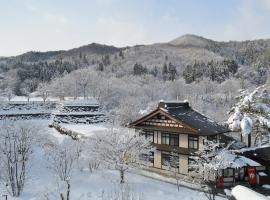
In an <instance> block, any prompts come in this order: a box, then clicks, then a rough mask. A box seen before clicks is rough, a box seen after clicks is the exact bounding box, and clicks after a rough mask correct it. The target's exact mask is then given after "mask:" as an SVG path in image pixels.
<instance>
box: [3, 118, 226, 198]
mask: <svg viewBox="0 0 270 200" xmlns="http://www.w3.org/2000/svg"><path fill="white" fill-rule="evenodd" d="M31 123H33V124H38V127H39V129H40V130H42V131H41V132H42V134H43V136H48V137H49V136H50V137H53V138H54V139H55V140H56V141H58V142H62V140H63V139H64V138H67V137H68V136H64V135H61V134H59V133H58V132H57V131H56V130H55V129H53V128H49V127H48V123H49V121H48V120H32V121H31ZM68 126H69V125H68ZM67 128H71V129H74V130H76V131H86V133H87V134H91V133H93V131H94V132H95V131H102V130H105V129H106V128H105V127H102V126H97V125H93V126H92V128H91V127H90V126H89V125H87V127H83V126H73V127H67ZM95 133H96V132H95ZM32 163H33V164H32V167H31V172H30V180H29V181H28V182H27V184H26V186H25V189H24V192H23V194H22V195H21V197H19V198H11V197H9V198H8V199H10V200H15V199H16V200H42V199H45V195H46V194H49V195H50V197H53V198H50V199H52V200H54V199H59V194H58V193H57V191H58V188H59V187H58V186H59V185H58V184H57V183H56V179H55V177H54V175H53V173H52V172H51V171H50V169H49V168H48V167H47V166H48V164H47V160H46V159H45V158H44V151H43V149H42V148H41V147H35V149H34V158H33V162H32ZM125 178H126V181H127V184H128V185H129V187H130V188H131V189H130V190H131V191H132V193H133V194H134V196H136V197H140V199H144V200H152V199H153V200H165V199H166V200H177V199H181V200H195V199H201V200H204V199H207V198H206V197H205V196H204V194H203V193H202V192H200V191H197V190H192V189H189V188H185V187H181V188H180V191H179V192H178V191H177V187H176V185H174V184H171V183H167V182H163V181H160V180H156V179H153V178H150V177H146V176H142V175H139V174H137V173H136V174H135V173H131V172H130V173H127V175H126V177H125ZM118 183H119V174H118V172H116V171H110V170H106V169H99V170H97V171H94V172H93V173H90V172H89V171H88V170H85V169H84V170H82V169H80V168H77V169H76V170H75V171H74V172H73V176H72V181H71V199H74V200H79V199H80V200H88V199H91V200H103V199H109V198H108V196H110V194H112V193H114V191H115V188H117V187H119V184H118ZM0 193H1V195H2V194H4V193H5V192H4V188H3V187H2V188H1V189H0ZM218 199H223V198H221V197H219V198H218Z"/></svg>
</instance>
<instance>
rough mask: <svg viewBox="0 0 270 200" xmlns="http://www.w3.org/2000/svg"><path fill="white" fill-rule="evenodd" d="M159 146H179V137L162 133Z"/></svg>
mask: <svg viewBox="0 0 270 200" xmlns="http://www.w3.org/2000/svg"><path fill="white" fill-rule="evenodd" d="M161 144H167V145H171V146H179V135H178V134H170V133H162V134H161Z"/></svg>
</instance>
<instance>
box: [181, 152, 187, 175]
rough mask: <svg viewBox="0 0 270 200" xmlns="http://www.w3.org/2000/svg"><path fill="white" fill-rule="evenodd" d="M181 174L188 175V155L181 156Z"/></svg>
mask: <svg viewBox="0 0 270 200" xmlns="http://www.w3.org/2000/svg"><path fill="white" fill-rule="evenodd" d="M179 173H180V174H188V156H187V155H182V154H180V155H179Z"/></svg>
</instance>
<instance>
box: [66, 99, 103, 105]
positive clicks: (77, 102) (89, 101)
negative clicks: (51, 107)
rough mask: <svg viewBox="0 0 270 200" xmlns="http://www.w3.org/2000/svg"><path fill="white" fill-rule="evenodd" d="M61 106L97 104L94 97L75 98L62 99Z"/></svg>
mask: <svg viewBox="0 0 270 200" xmlns="http://www.w3.org/2000/svg"><path fill="white" fill-rule="evenodd" d="M62 104H63V106H98V105H99V103H98V101H97V100H96V99H93V98H92V99H75V100H66V101H63V103H62Z"/></svg>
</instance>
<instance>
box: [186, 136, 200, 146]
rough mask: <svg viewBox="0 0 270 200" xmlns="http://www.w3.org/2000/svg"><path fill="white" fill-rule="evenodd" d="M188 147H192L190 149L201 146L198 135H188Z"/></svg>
mask: <svg viewBox="0 0 270 200" xmlns="http://www.w3.org/2000/svg"><path fill="white" fill-rule="evenodd" d="M188 148H190V149H198V148H199V138H198V136H188Z"/></svg>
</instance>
